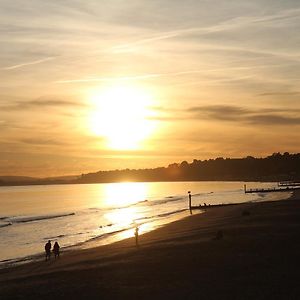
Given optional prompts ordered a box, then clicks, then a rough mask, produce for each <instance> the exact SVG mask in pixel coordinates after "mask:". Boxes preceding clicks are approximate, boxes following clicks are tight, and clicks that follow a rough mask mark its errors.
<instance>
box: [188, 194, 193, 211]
mask: <svg viewBox="0 0 300 300" xmlns="http://www.w3.org/2000/svg"><path fill="white" fill-rule="evenodd" d="M188 194H189V209H190V210H192V195H191V191H188Z"/></svg>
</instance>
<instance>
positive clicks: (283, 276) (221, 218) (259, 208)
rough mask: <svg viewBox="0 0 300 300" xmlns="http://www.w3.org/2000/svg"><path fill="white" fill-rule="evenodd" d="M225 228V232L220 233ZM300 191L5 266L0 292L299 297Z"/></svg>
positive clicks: (21, 295)
mask: <svg viewBox="0 0 300 300" xmlns="http://www.w3.org/2000/svg"><path fill="white" fill-rule="evenodd" d="M219 230H222V232H223V238H221V239H219V240H216V239H214V237H215V235H216V232H217V231H219ZM299 255H300V195H299V193H296V194H294V197H293V198H291V199H290V200H282V201H276V202H261V203H247V204H240V205H233V206H224V207H216V208H210V209H208V210H207V211H206V212H205V213H203V214H197V215H193V216H191V217H188V218H185V219H183V220H180V221H177V222H174V223H171V224H169V225H167V226H165V227H163V228H160V229H158V230H155V231H152V232H150V233H147V234H145V235H143V236H140V247H139V248H136V247H135V242H134V238H131V239H127V240H124V241H121V242H118V243H115V244H112V245H108V246H102V247H98V248H93V249H88V250H76V251H75V250H74V251H72V252H68V253H62V255H61V258H60V259H59V260H56V261H54V260H52V261H50V262H44V261H43V262H35V263H30V264H27V265H24V266H19V267H14V268H9V269H3V270H0V299H1V300H4V299H52V300H53V299H184V298H185V299H300V284H299V279H300V278H299V273H300V269H299V266H300V264H299Z"/></svg>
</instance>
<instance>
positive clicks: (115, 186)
mask: <svg viewBox="0 0 300 300" xmlns="http://www.w3.org/2000/svg"><path fill="white" fill-rule="evenodd" d="M147 193H148V188H147V185H146V183H143V182H137V183H136V182H121V183H110V184H106V185H105V186H104V198H105V203H104V204H105V205H106V206H107V207H115V208H121V207H128V206H130V205H132V204H134V203H137V202H140V201H145V200H146V198H147Z"/></svg>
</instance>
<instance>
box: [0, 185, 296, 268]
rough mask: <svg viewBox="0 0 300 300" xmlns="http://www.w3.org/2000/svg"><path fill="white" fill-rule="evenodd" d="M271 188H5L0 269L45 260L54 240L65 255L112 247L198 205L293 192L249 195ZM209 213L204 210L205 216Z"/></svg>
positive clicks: (0, 207)
mask: <svg viewBox="0 0 300 300" xmlns="http://www.w3.org/2000/svg"><path fill="white" fill-rule="evenodd" d="M245 184H246V185H247V189H248V188H272V187H275V186H276V183H268V182H247V183H245V182H216V181H214V182H208V181H207V182H205V181H204V182H203V181H202V182H138V183H133V182H122V183H101V184H77V185H76V184H69V185H36V186H14V187H0V238H1V243H0V267H7V266H10V265H15V264H21V263H26V262H29V261H32V260H38V259H42V257H43V253H44V245H45V243H46V242H47V241H48V240H51V241H52V242H53V243H54V242H55V241H58V243H59V244H60V246H61V250H62V252H64V251H66V252H67V251H68V250H72V249H75V248H90V247H95V246H99V245H105V244H110V243H113V242H116V241H120V240H122V239H126V238H129V237H133V236H134V229H135V228H136V227H138V228H139V234H143V233H146V232H149V231H151V230H154V229H156V228H159V227H161V226H164V225H165V224H168V223H170V222H173V221H176V220H179V219H182V218H185V217H188V216H189V215H190V211H189V209H188V191H191V195H192V205H193V206H198V205H202V206H203V205H204V203H205V204H206V205H212V204H228V203H242V202H257V201H270V200H279V199H285V198H289V197H290V196H291V193H289V192H276V193H253V194H245V193H244V185H245ZM203 212H204V210H198V213H203Z"/></svg>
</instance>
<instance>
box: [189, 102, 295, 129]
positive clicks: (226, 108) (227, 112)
mask: <svg viewBox="0 0 300 300" xmlns="http://www.w3.org/2000/svg"><path fill="white" fill-rule="evenodd" d="M186 111H187V112H188V113H189V114H191V115H192V116H193V118H196V119H198V118H201V119H203V118H204V119H210V120H215V121H229V122H235V123H244V124H251V125H272V126H282V125H300V117H299V113H300V110H299V109H297V108H296V109H290V108H288V109H274V108H259V109H251V108H246V107H241V106H233V105H211V106H197V107H191V108H189V109H187V110H186Z"/></svg>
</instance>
